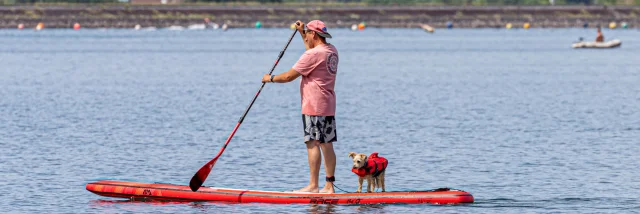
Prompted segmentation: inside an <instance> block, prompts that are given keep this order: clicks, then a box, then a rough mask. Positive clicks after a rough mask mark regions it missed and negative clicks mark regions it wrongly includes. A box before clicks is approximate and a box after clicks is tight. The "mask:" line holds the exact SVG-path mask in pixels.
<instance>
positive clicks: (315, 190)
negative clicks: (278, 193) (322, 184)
mask: <svg viewBox="0 0 640 214" xmlns="http://www.w3.org/2000/svg"><path fill="white" fill-rule="evenodd" d="M293 192H310V193H318V187H317V186H311V185H309V186H306V187H304V188H302V189H299V190H294V191H293Z"/></svg>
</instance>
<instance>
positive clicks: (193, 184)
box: [189, 29, 298, 192]
mask: <svg viewBox="0 0 640 214" xmlns="http://www.w3.org/2000/svg"><path fill="white" fill-rule="evenodd" d="M296 32H298V30H297V29H296V30H295V31H293V34H291V37H289V41H288V42H287V45H285V46H284V48H283V49H282V51H280V54H279V55H278V59H277V60H276V62H275V63H274V64H273V67H271V71H269V75H271V73H273V70H275V68H276V66H277V65H278V62H279V61H280V59H282V56H284V52H285V51H286V50H287V47H289V43H291V40H292V39H293V37H294V36H295V35H296ZM265 84H266V83H265V82H263V83H262V85H261V86H260V89H258V92H257V93H256V95H255V96H254V97H253V99H252V100H251V103H249V106H247V109H246V110H244V113H243V114H242V117H240V120H238V123H237V124H236V127H235V128H233V131H232V132H231V134H230V135H229V137H228V138H227V141H226V142H224V146H223V147H222V148H221V149H220V151H218V154H217V155H216V156H215V157H214V158H213V159H211V160H210V161H209V162H207V164H205V165H204V166H202V167H201V168H200V170H198V172H197V173H196V174H195V175H193V177H192V178H191V181H190V182H189V187H190V188H191V190H192V191H194V192H195V191H198V189H199V188H200V186H202V184H203V183H204V181H205V180H206V179H207V177H208V176H209V172H211V169H212V168H213V165H214V164H215V163H216V161H217V160H218V158H219V157H220V155H222V153H223V152H224V150H225V149H226V148H227V145H229V142H231V138H233V135H235V134H236V131H238V128H239V127H240V124H242V121H244V117H245V116H247V113H249V110H251V106H253V103H254V102H256V99H257V98H258V95H260V92H261V91H262V88H264V85H265Z"/></svg>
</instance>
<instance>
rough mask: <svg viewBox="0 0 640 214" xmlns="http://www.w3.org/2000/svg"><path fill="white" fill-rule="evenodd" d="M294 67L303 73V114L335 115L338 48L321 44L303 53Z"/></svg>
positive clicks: (301, 92)
mask: <svg viewBox="0 0 640 214" xmlns="http://www.w3.org/2000/svg"><path fill="white" fill-rule="evenodd" d="M293 69H294V70H296V71H297V72H298V73H300V74H301V75H302V80H300V96H301V98H302V114H306V115H311V116H335V114H336V93H335V92H334V91H333V87H334V86H335V83H336V74H337V73H338V50H337V49H336V47H335V46H333V45H331V44H326V45H319V46H316V47H314V48H312V49H309V50H307V51H305V52H304V54H302V56H301V57H300V59H299V60H298V62H296V64H295V65H294V66H293Z"/></svg>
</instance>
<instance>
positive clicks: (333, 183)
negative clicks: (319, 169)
mask: <svg viewBox="0 0 640 214" xmlns="http://www.w3.org/2000/svg"><path fill="white" fill-rule="evenodd" d="M326 180H327V182H331V185H333V187H335V188H337V189H339V190H342V191H343V192H346V193H352V192H348V191H344V190H343V189H340V187H338V186H336V183H335V181H336V177H335V176H331V177H329V176H327V177H326Z"/></svg>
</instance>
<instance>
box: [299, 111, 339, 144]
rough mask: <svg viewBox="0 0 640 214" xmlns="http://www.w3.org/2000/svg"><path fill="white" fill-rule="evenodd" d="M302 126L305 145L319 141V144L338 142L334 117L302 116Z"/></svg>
mask: <svg viewBox="0 0 640 214" xmlns="http://www.w3.org/2000/svg"><path fill="white" fill-rule="evenodd" d="M302 124H303V126H304V142H305V143H306V142H309V141H312V140H317V141H320V143H331V142H334V141H337V140H338V135H337V134H336V117H335V116H309V115H304V114H303V115H302Z"/></svg>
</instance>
